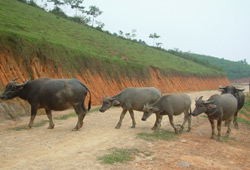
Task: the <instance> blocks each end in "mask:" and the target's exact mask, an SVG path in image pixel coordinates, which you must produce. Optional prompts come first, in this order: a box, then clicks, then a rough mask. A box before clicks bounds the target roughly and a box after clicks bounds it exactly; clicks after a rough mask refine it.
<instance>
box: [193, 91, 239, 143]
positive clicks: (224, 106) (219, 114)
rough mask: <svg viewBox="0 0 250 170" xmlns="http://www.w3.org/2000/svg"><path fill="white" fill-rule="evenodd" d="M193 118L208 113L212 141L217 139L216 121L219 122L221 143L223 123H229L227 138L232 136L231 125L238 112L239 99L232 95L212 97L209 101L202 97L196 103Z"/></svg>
mask: <svg viewBox="0 0 250 170" xmlns="http://www.w3.org/2000/svg"><path fill="white" fill-rule="evenodd" d="M195 106H196V107H195V109H194V111H193V112H192V115H193V116H197V115H199V114H201V113H206V114H207V116H208V119H209V122H210V123H211V127H212V135H211V139H215V125H214V120H217V129H218V140H219V141H221V122H222V121H226V122H228V129H227V136H229V135H230V132H231V128H230V124H231V121H232V119H233V116H234V114H235V112H236V111H237V99H236V98H235V97H234V96H233V95H231V94H223V95H218V94H215V95H212V96H211V97H210V98H209V99H208V100H206V101H204V100H202V96H201V97H200V98H199V99H196V101H195Z"/></svg>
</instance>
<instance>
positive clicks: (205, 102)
mask: <svg viewBox="0 0 250 170" xmlns="http://www.w3.org/2000/svg"><path fill="white" fill-rule="evenodd" d="M213 102H214V100H207V101H204V104H210V103H213Z"/></svg>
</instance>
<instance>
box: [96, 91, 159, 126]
mask: <svg viewBox="0 0 250 170" xmlns="http://www.w3.org/2000/svg"><path fill="white" fill-rule="evenodd" d="M160 97H161V91H160V90H158V89H157V88H155V87H142V88H136V87H129V88H126V89H124V90H122V91H121V92H120V93H119V94H117V95H115V96H113V97H106V96H105V95H104V97H103V104H102V107H101V108H100V110H99V111H100V112H105V111H106V110H108V109H109V108H110V107H112V106H118V105H119V106H121V107H122V109H123V111H122V113H121V116H120V120H119V122H118V124H117V125H116V127H115V128H116V129H119V128H120V127H121V124H122V120H123V118H124V116H125V114H126V112H127V111H129V113H130V116H131V119H132V127H131V128H135V125H136V123H135V118H134V112H133V110H137V111H142V109H143V106H144V105H145V104H146V103H150V104H151V103H154V102H155V101H156V100H157V99H159V98H160ZM160 123H161V117H158V115H157V116H156V121H155V125H154V127H153V128H152V129H157V128H158V126H160Z"/></svg>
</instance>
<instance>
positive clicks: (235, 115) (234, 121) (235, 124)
mask: <svg viewBox="0 0 250 170" xmlns="http://www.w3.org/2000/svg"><path fill="white" fill-rule="evenodd" d="M237 116H238V111H237V112H236V113H235V114H234V120H233V123H234V128H235V129H239V125H238V121H237Z"/></svg>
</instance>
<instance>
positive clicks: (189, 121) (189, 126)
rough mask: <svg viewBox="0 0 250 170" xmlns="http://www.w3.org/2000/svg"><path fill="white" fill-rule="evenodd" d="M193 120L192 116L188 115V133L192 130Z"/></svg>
mask: <svg viewBox="0 0 250 170" xmlns="http://www.w3.org/2000/svg"><path fill="white" fill-rule="evenodd" d="M191 119H192V115H191V114H188V130H187V132H190V130H191Z"/></svg>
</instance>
